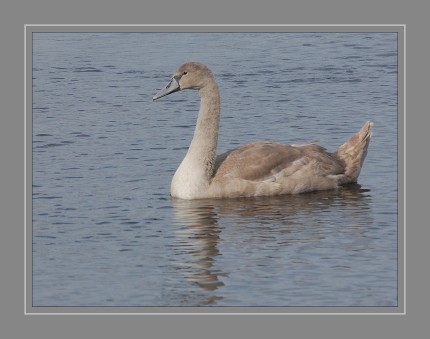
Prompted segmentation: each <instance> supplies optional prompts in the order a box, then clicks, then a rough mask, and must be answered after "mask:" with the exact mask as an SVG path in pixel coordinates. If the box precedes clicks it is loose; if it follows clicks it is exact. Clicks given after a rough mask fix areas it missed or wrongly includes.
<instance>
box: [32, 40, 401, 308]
mask: <svg viewBox="0 0 430 339" xmlns="http://www.w3.org/2000/svg"><path fill="white" fill-rule="evenodd" d="M189 60H193V61H200V62H203V63H205V64H207V65H208V66H209V67H210V68H211V69H212V71H213V72H214V74H215V76H216V78H217V81H218V83H219V86H220V90H221V98H222V108H221V109H222V112H221V126H220V134H219V144H218V153H221V152H224V151H226V150H228V149H230V148H232V147H236V146H237V145H239V144H243V143H248V142H252V141H256V140H270V141H277V142H283V143H295V144H298V143H306V142H312V141H316V142H318V143H320V144H321V145H323V146H324V147H326V148H327V149H328V150H334V149H336V148H337V147H338V146H339V145H340V144H342V143H343V142H344V141H346V140H347V139H348V138H349V137H350V136H351V135H352V134H353V133H355V132H356V131H358V130H359V129H360V128H361V126H362V125H363V124H364V122H365V121H366V120H372V121H373V122H374V123H375V127H374V135H373V139H372V142H371V144H370V147H369V151H368V155H367V158H366V161H365V163H364V166H363V169H362V171H361V175H360V177H359V181H358V184H357V185H353V186H349V187H345V188H341V189H339V190H337V191H327V192H317V193H309V194H302V195H295V196H282V197H270V198H255V199H227V200H222V199H221V200H216V199H215V200H202V201H181V200H173V199H171V198H170V194H169V190H170V181H171V178H172V176H173V174H174V172H175V170H176V168H177V166H178V165H179V164H180V162H181V160H182V158H183V157H184V155H185V153H186V151H187V148H188V146H189V143H190V141H191V138H192V135H193V131H194V125H195V120H196V114H197V111H198V107H199V97H198V93H197V92H196V91H183V92H179V93H175V94H172V95H170V96H168V97H166V98H163V99H160V100H159V101H157V102H153V101H152V96H153V95H154V94H155V93H156V92H157V91H158V90H159V89H160V88H161V87H162V86H164V85H165V84H166V83H167V82H168V81H169V79H170V77H171V76H172V74H173V71H174V70H175V69H176V68H177V67H178V66H179V65H181V64H182V63H183V62H186V61H189ZM32 76H33V112H32V114H33V130H32V145H33V149H32V151H33V192H32V193H33V206H32V215H33V225H32V231H33V244H32V253H33V267H32V269H33V306H397V304H398V300H397V287H398V286H397V283H398V282H397V273H398V272H397V241H398V239H397V188H398V187H397V161H398V160H397V156H398V155H397V128H398V126H397V35H396V34H394V33H33V74H32Z"/></svg>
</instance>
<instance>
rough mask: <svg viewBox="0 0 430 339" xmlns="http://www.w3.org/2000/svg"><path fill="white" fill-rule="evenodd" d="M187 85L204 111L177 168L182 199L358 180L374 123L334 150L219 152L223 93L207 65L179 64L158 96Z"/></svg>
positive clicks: (256, 147) (274, 147)
mask: <svg viewBox="0 0 430 339" xmlns="http://www.w3.org/2000/svg"><path fill="white" fill-rule="evenodd" d="M183 89H197V90H199V94H200V98H201V100H200V111H199V114H198V117H197V123H196V129H195V132H194V136H193V140H192V141H191V145H190V147H189V149H188V152H187V154H186V156H185V158H184V160H183V161H182V163H181V165H180V166H179V167H178V169H177V170H176V173H175V175H174V176H173V179H172V184H171V195H172V196H173V197H176V198H182V199H202V198H233V197H253V196H269V195H280V194H294V193H302V192H310V191H316V190H327V189H334V188H336V187H338V185H342V184H347V183H352V182H356V181H357V178H358V175H359V174H360V170H361V166H362V164H363V161H364V158H365V157H366V153H367V147H368V146H369V142H370V138H371V135H372V134H371V132H370V130H371V128H372V126H373V123H372V122H370V121H368V122H366V123H365V124H364V126H363V128H362V129H361V130H360V131H359V132H357V133H356V134H355V135H353V136H352V137H351V138H350V139H349V140H348V141H347V142H345V143H344V144H343V145H342V146H340V147H339V148H338V149H336V150H335V151H334V152H333V153H329V152H327V151H326V150H325V148H323V147H321V146H319V145H316V144H308V145H302V146H290V145H283V144H278V143H273V142H263V141H257V142H255V143H252V144H247V145H242V146H240V147H238V148H236V149H234V150H230V151H228V152H226V153H224V154H221V155H219V156H216V148H217V142H218V128H219V116H220V94H219V90H218V85H217V83H216V81H215V78H214V76H213V74H212V72H211V71H210V70H209V68H207V67H206V66H205V65H203V64H200V63H197V62H188V63H185V64H183V65H182V66H180V67H179V68H178V69H177V70H176V72H175V74H174V75H173V77H172V79H171V80H170V82H169V83H168V84H167V86H166V87H165V88H163V89H161V90H160V91H159V92H158V93H157V94H156V95H155V96H154V97H153V100H156V99H159V98H161V97H163V96H165V95H168V94H171V93H174V92H176V91H179V90H183Z"/></svg>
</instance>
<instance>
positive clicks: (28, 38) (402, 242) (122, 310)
mask: <svg viewBox="0 0 430 339" xmlns="http://www.w3.org/2000/svg"><path fill="white" fill-rule="evenodd" d="M24 31H25V32H24V33H25V46H24V53H25V56H24V57H25V117H24V121H25V132H26V133H25V164H24V165H25V178H24V183H25V211H26V213H25V229H24V235H25V239H24V241H25V249H24V251H25V252H24V255H25V268H24V270H25V272H24V279H25V282H24V286H25V287H24V289H25V290H24V296H25V297H24V313H25V314H116V315H118V314H122V315H124V314H165V315H169V314H253V315H268V314H278V315H280V314H362V315H369V314H405V313H406V213H405V207H406V204H405V177H406V167H405V149H406V142H405V140H406V121H405V114H406V101H405V93H406V89H405V84H406V74H405V71H406V70H405V65H406V26H405V25H25V27H24ZM250 31H253V32H394V33H397V34H398V225H397V229H398V306H397V307H249V308H248V307H33V306H32V302H31V301H32V247H31V244H32V196H31V192H32V152H31V150H32V71H31V69H32V33H34V32H226V33H228V32H250Z"/></svg>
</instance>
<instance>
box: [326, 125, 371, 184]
mask: <svg viewBox="0 0 430 339" xmlns="http://www.w3.org/2000/svg"><path fill="white" fill-rule="evenodd" d="M372 127H373V122H371V121H367V122H366V123H365V124H364V126H363V127H362V128H361V130H360V131H358V132H357V133H355V134H354V135H353V136H352V137H351V138H350V139H349V140H348V141H347V142H345V143H344V144H343V145H341V146H340V147H339V148H338V149H337V150H336V151H335V152H334V155H335V156H337V157H338V158H339V159H341V160H342V161H343V162H344V163H345V173H344V174H341V175H339V181H338V182H339V184H348V183H353V182H356V181H357V178H358V176H359V174H360V170H361V166H362V165H363V162H364V159H365V158H366V154H367V148H368V147H369V143H370V139H371V137H372V133H371V131H370V130H371V129H372Z"/></svg>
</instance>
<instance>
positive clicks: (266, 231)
mask: <svg viewBox="0 0 430 339" xmlns="http://www.w3.org/2000/svg"><path fill="white" fill-rule="evenodd" d="M367 192H368V191H367V190H363V189H361V186H360V185H358V184H353V185H349V186H346V187H343V188H341V189H339V190H337V191H333V192H327V191H325V192H313V193H307V194H301V195H285V196H276V197H256V198H238V199H202V200H182V199H174V198H172V200H171V202H172V205H173V207H174V214H175V219H176V222H177V223H178V224H180V225H184V227H182V228H181V229H180V230H179V231H177V232H176V239H177V242H178V243H179V246H178V248H179V249H180V250H181V252H182V253H184V252H185V253H187V254H188V257H189V260H188V261H187V262H183V263H180V267H181V270H182V272H183V273H184V275H185V276H186V278H187V279H188V280H189V281H192V282H193V283H196V284H197V285H198V286H199V287H200V288H201V289H203V290H204V291H215V290H217V289H219V288H221V289H222V286H223V285H224V283H223V279H222V277H223V276H228V275H229V273H230V272H226V271H225V268H224V267H217V260H216V257H217V256H219V255H222V254H223V253H220V249H219V244H220V243H222V238H221V237H220V236H221V233H223V232H225V233H227V232H228V231H229V232H230V233H229V234H236V235H237V236H238V237H240V239H238V242H239V241H244V239H243V238H244V237H246V236H250V237H252V238H253V239H258V240H259V241H263V242H264V241H270V240H269V237H268V236H272V237H273V235H274V234H281V233H282V234H283V235H284V236H285V237H287V238H288V237H289V234H290V233H295V234H296V236H297V233H300V232H301V233H305V232H308V231H306V230H307V229H309V226H310V225H308V224H307V222H308V221H309V220H310V219H312V218H313V219H319V218H320V217H321V216H322V213H324V212H329V211H330V210H331V209H333V210H338V211H339V210H342V209H344V210H345V213H348V216H349V219H348V223H349V225H353V224H354V222H355V221H356V220H360V217H361V216H362V214H363V211H364V210H365V209H368V199H369V195H368V194H367ZM316 215H317V217H315V216H316ZM370 222H371V221H370ZM231 224H233V225H231ZM227 227H235V228H236V229H235V230H231V229H228V230H227V229H226V228H227ZM318 227H323V225H318ZM359 229H360V228H359ZM223 230H224V231H223ZM245 233H247V234H245ZM309 233H310V234H311V235H309ZM305 236H312V231H310V232H308V233H307V234H305ZM313 236H314V237H316V236H317V235H315V234H314V235H313ZM288 244H289V243H288V242H287V243H283V244H282V246H286V245H288ZM270 245H271V246H276V243H274V244H273V243H272V244H270ZM212 293H214V294H216V293H220V294H221V292H212ZM219 298H222V297H220V296H216V295H215V296H213V297H212V299H211V300H210V301H208V302H207V304H214V303H216V300H217V299H219Z"/></svg>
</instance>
